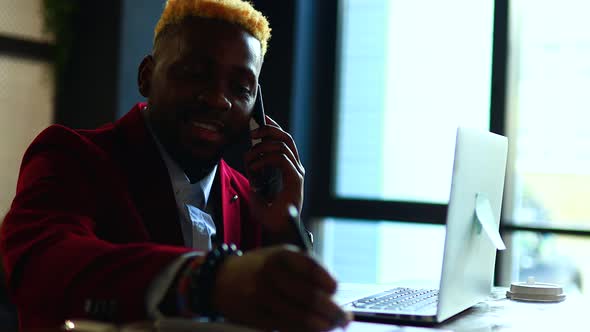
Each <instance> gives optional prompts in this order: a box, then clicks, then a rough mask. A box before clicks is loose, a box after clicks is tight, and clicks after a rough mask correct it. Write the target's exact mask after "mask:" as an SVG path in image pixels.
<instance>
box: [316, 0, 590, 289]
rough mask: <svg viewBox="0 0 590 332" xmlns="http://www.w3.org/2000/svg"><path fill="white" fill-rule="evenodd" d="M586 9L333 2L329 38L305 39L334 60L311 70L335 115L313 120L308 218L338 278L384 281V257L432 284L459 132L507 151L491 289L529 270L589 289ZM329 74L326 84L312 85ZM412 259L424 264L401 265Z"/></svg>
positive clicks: (525, 3) (539, 4)
mask: <svg viewBox="0 0 590 332" xmlns="http://www.w3.org/2000/svg"><path fill="white" fill-rule="evenodd" d="M328 7H329V6H328ZM323 10H324V14H325V13H328V12H329V10H326V9H325V8H324V9H323ZM589 10H590V4H589V3H588V2H587V1H585V0H566V1H559V2H555V1H549V0H542V1H536V0H514V1H510V5H509V2H508V1H507V0H488V1H469V0H452V1H443V2H441V1H436V0H420V1H409V0H340V1H338V11H337V12H338V14H337V19H335V21H336V22H334V25H335V26H337V27H338V28H337V29H336V30H334V31H328V32H327V33H326V32H324V39H323V40H321V41H320V42H317V43H316V44H317V45H321V46H323V45H325V44H328V47H329V45H330V44H329V40H330V39H331V38H332V39H337V40H338V42H337V43H336V45H335V49H336V50H337V51H336V54H332V53H330V52H329V51H326V50H325V49H324V50H323V51H322V52H323V53H325V54H327V55H324V54H320V58H321V57H322V56H331V57H332V59H334V58H335V59H336V63H337V65H336V66H335V68H331V69H330V68H328V69H323V71H321V73H320V74H318V76H316V77H317V78H318V80H319V81H320V82H324V84H321V83H317V82H316V83H315V84H317V85H319V86H320V91H323V92H326V93H331V94H332V95H333V96H334V101H333V104H328V103H323V104H321V105H322V106H324V107H323V108H321V109H322V110H323V109H325V108H326V107H325V106H332V107H331V108H330V109H332V110H333V113H330V115H329V116H325V117H324V118H323V119H324V120H323V121H324V122H322V124H324V125H325V126H320V127H321V128H322V130H323V133H324V134H326V133H327V134H326V136H327V137H326V138H325V143H324V139H323V138H322V140H321V141H320V143H318V144H317V147H316V148H317V149H318V150H319V151H320V152H319V153H316V156H317V155H319V156H320V157H324V158H323V159H322V162H321V163H320V166H319V168H320V170H319V171H317V167H316V168H314V169H312V170H315V171H316V174H313V176H315V177H316V179H317V178H318V177H320V178H321V179H320V180H315V181H314V182H313V186H314V187H313V188H312V190H311V192H312V193H318V192H319V193H320V194H319V195H318V194H316V196H315V198H316V199H315V200H314V202H312V203H311V204H313V205H314V207H313V208H312V209H311V211H312V213H311V214H312V216H313V217H315V218H316V220H317V221H318V222H317V223H316V225H318V227H319V229H320V231H319V232H318V234H319V237H320V240H319V241H318V243H319V244H320V248H318V251H319V254H320V256H321V257H322V259H323V260H324V263H325V264H326V266H327V267H328V268H329V269H331V270H332V271H333V272H334V273H335V274H336V276H337V277H338V278H339V279H340V280H342V281H351V282H389V281H392V280H391V278H392V276H391V274H392V271H390V270H388V269H392V268H395V267H392V265H395V264H391V262H396V263H397V264H400V265H406V267H409V268H410V270H411V271H398V270H396V271H393V274H395V276H394V278H395V279H405V278H410V277H414V276H416V275H418V276H423V277H428V278H430V276H431V275H434V274H436V269H437V268H439V267H440V261H441V259H442V257H441V256H440V254H441V253H442V249H443V241H444V240H443V239H444V227H443V226H442V225H440V224H441V223H443V222H444V218H445V206H446V204H447V203H448V195H449V188H450V187H449V185H450V178H451V167H452V156H453V153H452V152H453V148H454V134H455V129H456V127H457V125H464V126H470V127H477V128H485V129H489V130H491V131H494V132H498V133H500V134H504V135H506V136H508V138H509V142H510V152H509V153H510V155H509V165H508V170H507V178H506V183H505V195H504V206H503V215H502V221H501V223H502V224H501V230H502V233H503V237H504V239H505V241H506V242H507V244H508V247H509V250H507V251H506V252H505V253H502V254H500V255H499V261H498V262H499V264H497V265H496V267H497V271H496V282H497V284H502V285H507V284H509V283H510V282H511V281H515V280H523V279H526V277H528V276H529V275H534V276H536V277H537V280H541V281H545V282H557V283H562V284H564V285H565V286H566V288H568V289H579V290H581V291H582V292H587V289H585V288H584V285H587V284H589V283H590V264H589V263H588V261H589V260H588V257H587V255H584V253H586V252H588V250H587V246H588V244H587V242H588V239H590V227H589V226H588V221H589V219H590V207H589V206H590V205H588V204H586V201H587V200H588V198H589V197H590V189H588V188H590V131H588V130H587V128H586V126H585V124H586V123H588V121H587V120H588V117H589V116H590V113H589V112H588V106H589V100H590V99H588V97H587V96H588V95H589V92H590V29H587V24H586V21H587V19H586V17H585V13H587V12H589ZM335 12H336V11H335ZM508 17H510V22H509V21H508ZM509 23H510V24H509ZM320 39H321V38H320ZM323 61H324V62H320V63H322V64H326V63H327V61H328V60H326V59H324V60H323ZM330 70H331V71H332V74H334V73H335V74H334V75H333V77H332V76H331V79H332V81H331V82H333V85H331V84H329V83H330V82H327V83H326V82H325V81H322V79H323V76H329V75H328V74H330V73H331V72H330ZM324 74H325V75H324ZM322 89H324V90H322ZM329 89H332V90H333V91H330V90H329ZM321 116H323V115H321ZM325 156H332V158H325ZM316 159H317V158H316ZM322 163H325V164H326V166H323V165H322ZM314 165H318V164H317V163H316V164H314ZM323 167H325V169H323ZM318 173H319V175H317V174H318ZM324 175H325V176H324ZM324 177H325V178H327V180H324ZM318 196H319V198H317V197H318ZM424 238H427V239H428V241H420V240H421V239H424ZM408 239H414V240H415V241H408ZM410 252H411V254H408V253H410ZM409 255H411V257H416V261H421V262H426V263H427V264H426V265H431V266H434V267H436V268H433V269H432V270H428V271H427V270H422V269H423V267H422V265H423V264H411V263H412V261H410V262H409V263H410V264H404V263H403V262H408V261H409V258H408V257H409ZM350 266H355V269H352V268H350Z"/></svg>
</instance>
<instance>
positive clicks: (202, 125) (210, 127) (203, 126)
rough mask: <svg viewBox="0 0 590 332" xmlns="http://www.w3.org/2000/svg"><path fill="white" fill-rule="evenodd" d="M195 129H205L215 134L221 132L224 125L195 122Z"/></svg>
mask: <svg viewBox="0 0 590 332" xmlns="http://www.w3.org/2000/svg"><path fill="white" fill-rule="evenodd" d="M192 124H193V127H196V128H200V129H205V130H209V131H213V132H221V129H222V127H223V126H222V125H221V124H216V123H208V122H201V121H193V122H192Z"/></svg>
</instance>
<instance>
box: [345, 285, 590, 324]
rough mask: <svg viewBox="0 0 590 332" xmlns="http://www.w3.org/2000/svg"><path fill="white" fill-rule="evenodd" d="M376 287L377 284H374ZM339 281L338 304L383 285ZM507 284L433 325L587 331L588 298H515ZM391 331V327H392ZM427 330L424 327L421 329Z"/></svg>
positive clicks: (571, 295) (589, 304) (589, 310)
mask: <svg viewBox="0 0 590 332" xmlns="http://www.w3.org/2000/svg"><path fill="white" fill-rule="evenodd" d="M377 287H378V288H377ZM377 287H376V286H374V285H362V284H346V283H344V284H341V285H340V288H339V290H338V294H337V296H336V301H337V302H338V303H340V304H343V303H346V302H350V301H351V300H354V299H355V298H360V297H362V296H364V295H370V294H374V292H375V291H378V290H379V289H383V286H377ZM506 290H507V288H504V287H497V288H494V291H493V292H492V294H490V297H489V298H488V300H487V301H485V302H482V303H480V304H478V305H476V306H474V307H472V308H471V309H468V310H466V311H465V312H463V313H461V314H459V315H458V316H456V317H453V318H451V319H450V320H449V321H447V322H445V323H444V324H441V325H438V326H436V327H435V330H436V329H443V330H451V331H458V332H484V331H486V332H487V331H490V332H491V331H531V332H542V331H552V332H555V331H590V324H588V323H587V322H585V321H584V320H583V318H585V317H588V318H590V298H587V297H582V296H581V295H579V294H570V295H568V297H567V298H566V299H565V301H563V302H559V303H530V302H517V301H512V300H509V299H507V298H506V297H505V295H506ZM392 331H395V330H392ZM425 331H427V330H425Z"/></svg>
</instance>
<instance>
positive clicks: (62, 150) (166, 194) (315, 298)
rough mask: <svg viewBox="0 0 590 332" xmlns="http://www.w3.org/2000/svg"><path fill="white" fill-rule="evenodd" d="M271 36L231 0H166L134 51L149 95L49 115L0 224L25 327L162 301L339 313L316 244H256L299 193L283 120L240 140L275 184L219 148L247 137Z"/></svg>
mask: <svg viewBox="0 0 590 332" xmlns="http://www.w3.org/2000/svg"><path fill="white" fill-rule="evenodd" d="M269 37H270V28H269V27H268V22H267V21H266V19H265V18H264V16H262V15H261V14H260V13H259V12H257V11H256V10H254V9H253V8H252V6H251V5H250V4H249V3H246V2H243V1H242V0H225V1H224V0H169V1H168V2H167V4H166V7H165V9H164V12H163V14H162V17H161V18H160V21H159V22H158V25H157V27H156V33H155V39H154V47H153V52H152V54H151V55H148V56H147V57H146V58H145V59H144V60H143V61H142V63H141V65H140V67H139V74H138V86H139V90H140V92H141V94H142V95H143V96H145V97H146V98H147V103H146V104H144V103H140V104H138V105H136V106H135V107H134V108H133V109H132V110H131V111H130V112H129V113H128V114H127V115H125V116H124V117H123V118H122V119H121V120H119V121H117V122H116V123H114V124H110V125H107V126H104V127H102V128H99V129H97V130H72V129H69V128H65V127H61V126H52V127H49V128H48V129H46V130H45V131H44V132H43V133H41V134H40V135H39V136H38V137H37V138H36V139H35V141H34V142H33V143H32V144H31V146H30V147H29V149H28V150H27V152H26V154H25V156H24V158H23V162H22V166H21V171H20V176H19V181H18V186H17V194H16V197H15V199H14V201H13V204H12V207H11V210H10V211H9V212H8V214H7V216H6V218H5V221H4V224H3V226H2V233H1V238H0V249H1V250H2V254H3V262H4V264H5V267H6V272H7V283H8V287H9V291H10V293H11V296H12V299H13V301H14V302H15V303H16V305H17V307H18V309H19V319H20V326H21V327H22V328H34V327H52V326H57V325H60V324H62V323H63V321H64V320H65V319H67V318H91V319H106V320H110V321H115V322H130V321H136V320H143V319H147V318H157V317H162V316H166V315H168V316H178V315H181V316H188V317H193V316H210V317H216V316H222V317H225V318H226V319H228V320H230V321H234V322H237V323H243V324H246V325H250V326H253V327H259V328H264V329H280V330H328V329H330V328H333V327H335V326H337V325H344V324H345V323H346V321H347V318H346V316H345V314H344V313H343V312H342V311H341V309H340V308H339V307H338V306H337V305H336V304H335V303H334V302H333V301H332V300H331V296H332V294H333V293H334V292H335V288H336V283H335V281H334V279H333V278H332V277H331V276H330V275H329V274H328V273H327V272H326V271H325V270H324V269H323V268H322V267H321V266H320V265H319V264H318V263H317V262H316V261H315V260H314V259H313V258H311V257H310V256H308V255H306V254H304V253H301V252H300V251H298V250H297V249H295V248H294V247H289V246H269V247H266V248H263V249H255V248H258V247H260V246H261V244H262V243H263V242H264V243H275V244H278V243H286V242H292V240H293V239H294V237H295V234H294V231H293V230H292V225H290V224H289V219H288V218H287V209H288V207H289V206H290V205H293V206H295V207H296V208H298V209H299V210H300V209H301V206H302V202H303V194H302V192H303V190H302V189H303V178H304V169H303V166H302V165H301V163H300V160H299V156H298V153H297V149H296V147H295V144H294V142H293V140H292V138H291V137H290V135H289V134H288V133H286V132H285V131H284V130H282V129H281V128H280V127H279V126H278V125H277V124H276V123H275V122H274V121H272V120H271V119H270V118H267V120H268V121H269V125H267V126H263V127H261V128H259V129H257V130H255V131H252V132H251V133H250V135H251V137H252V138H255V139H262V142H261V143H259V144H257V145H256V146H254V147H253V148H252V149H251V150H250V151H249V152H248V153H247V154H246V156H245V161H246V167H247V172H248V174H255V173H259V172H260V170H261V169H263V168H267V167H274V168H278V169H280V170H281V172H282V182H283V186H282V190H281V191H280V192H279V193H278V194H277V195H276V196H274V197H273V198H272V199H268V198H265V197H261V195H260V193H257V192H253V191H252V190H251V189H250V186H249V183H248V180H247V179H246V178H245V177H244V176H242V175H241V174H239V173H238V172H236V171H235V170H233V169H231V168H230V167H229V166H228V165H227V164H225V163H224V161H223V160H221V155H222V153H223V152H224V151H225V150H226V149H227V148H228V147H229V146H230V145H232V144H235V143H236V142H239V141H240V140H242V139H249V137H248V122H249V119H250V116H251V112H252V109H253V106H254V101H255V99H256V94H257V85H258V77H259V75H260V71H261V68H262V63H263V58H264V54H265V52H266V48H267V41H268V39H269ZM221 243H227V244H230V243H233V244H235V245H237V246H238V247H240V248H241V249H243V250H244V251H246V253H245V254H244V255H242V256H239V252H237V251H236V250H235V249H234V248H233V246H227V245H222V246H218V245H219V244H221ZM212 249H214V250H212ZM210 250H212V251H210ZM208 251H210V253H209V254H207V255H206V256H205V253H206V252H208Z"/></svg>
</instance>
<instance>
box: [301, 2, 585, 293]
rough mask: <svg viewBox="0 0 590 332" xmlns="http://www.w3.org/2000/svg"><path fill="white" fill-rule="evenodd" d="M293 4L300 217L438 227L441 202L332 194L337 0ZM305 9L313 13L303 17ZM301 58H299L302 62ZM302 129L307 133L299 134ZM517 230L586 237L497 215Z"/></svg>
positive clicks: (494, 90) (500, 84)
mask: <svg viewBox="0 0 590 332" xmlns="http://www.w3.org/2000/svg"><path fill="white" fill-rule="evenodd" d="M299 3H300V4H299V5H298V12H299V14H298V17H297V22H299V24H298V28H297V33H296V35H298V36H299V37H298V40H297V44H299V45H298V46H299V47H303V49H304V51H299V53H300V54H298V55H297V57H296V59H298V60H297V61H298V63H296V64H295V71H296V73H297V74H298V75H297V74H296V75H295V76H296V79H298V80H299V81H300V82H301V81H305V82H312V83H307V84H297V83H296V84H295V90H296V91H295V92H294V99H298V98H303V99H305V100H306V102H298V103H299V104H297V103H294V106H293V109H294V110H295V112H294V113H296V116H295V121H293V122H294V123H295V129H298V128H300V130H299V132H297V130H295V133H296V134H299V135H295V136H296V140H297V141H298V144H299V142H300V141H301V142H302V143H303V144H300V146H302V147H303V149H302V150H303V151H304V153H303V154H302V158H303V159H304V162H305V164H306V165H311V167H310V168H309V169H311V172H308V174H307V176H306V190H305V197H306V207H305V210H304V217H306V219H307V220H313V221H314V222H318V221H319V220H322V219H325V218H345V219H358V220H362V221H366V222H381V221H391V222H394V221H395V222H410V223H418V224H438V225H444V224H445V218H446V212H447V205H446V204H433V203H416V202H404V201H393V200H376V199H350V198H339V197H336V193H335V191H334V188H335V186H334V184H335V178H334V174H335V172H334V171H333V170H335V161H336V158H335V157H336V137H337V130H338V128H336V127H337V124H338V121H337V120H338V109H337V105H338V99H339V96H338V89H337V86H338V85H337V84H338V82H339V79H340V78H339V75H338V73H339V69H340V63H339V61H340V53H339V51H340V49H341V48H340V40H339V38H340V24H341V22H340V18H341V17H342V12H341V5H340V4H341V0H330V1H317V2H315V1H313V2H311V1H309V2H308V1H300V2H299ZM509 5H510V3H509V0H495V3H494V20H493V21H494V27H493V46H492V49H493V54H492V77H491V99H490V131H491V132H493V133H497V134H500V135H506V112H507V107H506V104H507V103H506V101H507V100H506V98H507V87H508V78H509V77H508V72H507V70H508V51H509V50H508V47H509V33H510V29H509V22H510V20H509V19H510V17H509V8H510V7H509ZM310 13H313V15H309V14H310ZM303 26H304V27H303ZM295 49H298V47H296V48H295ZM301 57H303V58H304V59H305V60H303V61H302V60H301ZM318 96H321V98H320V97H318ZM301 105H306V106H308V108H309V109H305V110H304V109H303V108H302V107H298V106H301ZM300 112H302V113H303V114H301V113H300ZM304 124H306V125H307V126H305V125H304ZM310 129H311V130H310ZM303 130H305V131H306V133H307V135H303V134H301V131H303ZM307 149H309V151H308V150H307ZM306 159H307V160H306ZM507 185H510V184H509V183H507ZM506 190H507V189H505V192H506ZM508 190H510V188H509V189H508ZM313 226H317V225H313ZM520 231H524V232H535V233H542V234H561V235H573V236H583V237H588V238H590V228H589V229H582V228H558V227H539V226H535V225H526V224H519V223H518V221H517V220H511V219H508V218H506V217H505V216H503V215H502V216H501V217H500V232H501V233H502V234H503V235H504V236H506V235H509V234H511V233H514V232H520ZM502 259H503V253H502V252H500V253H499V254H498V257H497V264H496V277H495V283H496V284H499V283H500V276H501V275H502V273H501V272H502V268H503V266H502V264H500V262H501V261H502ZM504 268H506V267H504Z"/></svg>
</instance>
